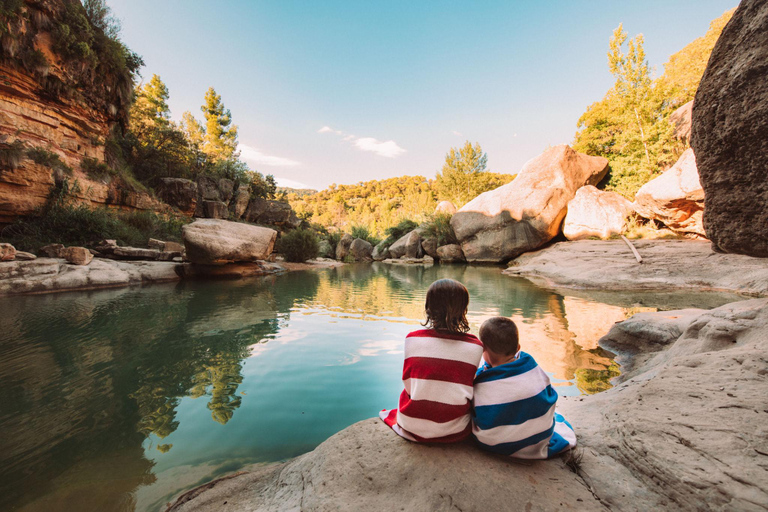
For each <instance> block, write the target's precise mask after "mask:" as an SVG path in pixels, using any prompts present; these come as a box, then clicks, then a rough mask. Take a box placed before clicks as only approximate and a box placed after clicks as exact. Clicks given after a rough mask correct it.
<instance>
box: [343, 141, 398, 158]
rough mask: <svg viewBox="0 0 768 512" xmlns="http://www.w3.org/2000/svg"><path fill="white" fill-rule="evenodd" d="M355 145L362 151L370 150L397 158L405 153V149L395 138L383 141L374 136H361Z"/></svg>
mask: <svg viewBox="0 0 768 512" xmlns="http://www.w3.org/2000/svg"><path fill="white" fill-rule="evenodd" d="M355 146H357V148H358V149H359V150H361V151H370V152H372V153H376V154H377V155H380V156H384V157H387V158H395V157H397V156H400V155H402V154H403V153H405V150H404V149H403V148H401V147H400V146H398V145H397V143H396V142H395V141H393V140H388V141H385V142H381V141H379V140H376V139H374V138H373V137H361V138H359V139H357V140H355Z"/></svg>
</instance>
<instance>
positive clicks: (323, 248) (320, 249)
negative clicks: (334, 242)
mask: <svg viewBox="0 0 768 512" xmlns="http://www.w3.org/2000/svg"><path fill="white" fill-rule="evenodd" d="M317 255H318V256H320V257H321V258H333V257H334V256H336V255H335V254H334V252H333V247H331V243H330V242H329V241H328V240H325V239H323V240H320V242H318V244H317Z"/></svg>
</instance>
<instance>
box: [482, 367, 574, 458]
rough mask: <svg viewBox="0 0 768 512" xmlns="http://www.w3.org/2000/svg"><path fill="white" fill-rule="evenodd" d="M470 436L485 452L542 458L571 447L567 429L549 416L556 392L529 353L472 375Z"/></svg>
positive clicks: (552, 414) (558, 418)
mask: <svg viewBox="0 0 768 512" xmlns="http://www.w3.org/2000/svg"><path fill="white" fill-rule="evenodd" d="M474 387H475V396H474V400H473V405H474V413H473V418H472V433H473V434H474V435H475V438H476V439H477V441H478V442H479V443H480V446H481V447H482V448H484V449H486V450H489V451H492V452H496V453H501V454H504V455H510V456H512V457H517V458H520V459H547V458H549V457H553V456H555V455H557V454H558V453H560V452H562V451H565V450H567V449H569V448H573V447H574V446H576V434H575V433H574V432H573V427H571V425H570V424H569V423H568V422H567V421H565V418H563V417H562V416H561V415H560V414H558V413H556V412H555V402H557V392H556V391H555V390H554V389H553V388H552V385H551V384H550V382H549V377H548V376H547V374H546V373H544V370H542V369H541V368H540V367H539V365H538V364H537V363H536V361H535V360H534V359H533V357H531V356H530V355H529V354H526V353H525V352H519V353H518V358H517V359H516V360H514V361H512V362H509V363H506V364H502V365H500V366H497V367H495V368H493V367H491V366H490V365H488V363H485V364H483V366H482V367H481V368H480V369H479V370H478V371H477V374H476V375H475V386H474Z"/></svg>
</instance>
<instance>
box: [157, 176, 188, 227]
mask: <svg viewBox="0 0 768 512" xmlns="http://www.w3.org/2000/svg"><path fill="white" fill-rule="evenodd" d="M155 191H156V192H157V195H158V197H160V199H162V200H163V201H164V202H166V203H167V204H169V205H170V206H173V207H174V208H177V209H178V210H179V211H180V212H181V213H183V214H184V215H186V216H188V217H191V216H192V215H194V213H195V209H196V208H197V183H195V182H194V181H192V180H185V179H183V178H161V179H160V183H159V184H158V186H157V187H156V190H155Z"/></svg>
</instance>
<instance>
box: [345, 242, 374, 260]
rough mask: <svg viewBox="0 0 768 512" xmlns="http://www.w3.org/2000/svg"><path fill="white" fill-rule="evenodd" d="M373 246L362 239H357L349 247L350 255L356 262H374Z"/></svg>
mask: <svg viewBox="0 0 768 512" xmlns="http://www.w3.org/2000/svg"><path fill="white" fill-rule="evenodd" d="M372 253H373V245H371V243H370V242H368V241H366V240H363V239H362V238H355V239H354V240H353V241H352V243H351V244H350V245H349V255H350V256H352V259H353V260H355V261H372V260H373V258H372V257H371V254H372Z"/></svg>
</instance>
